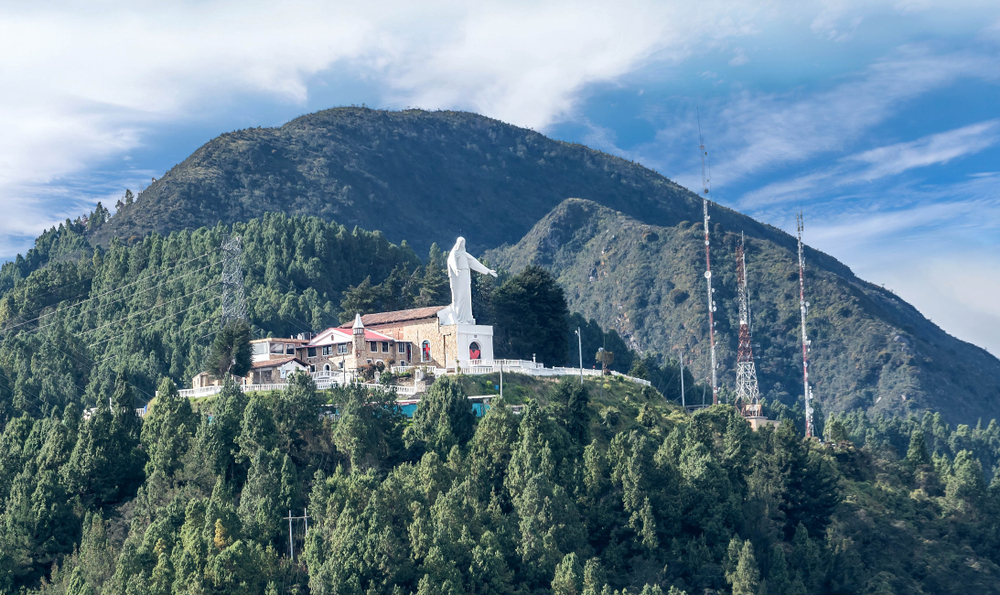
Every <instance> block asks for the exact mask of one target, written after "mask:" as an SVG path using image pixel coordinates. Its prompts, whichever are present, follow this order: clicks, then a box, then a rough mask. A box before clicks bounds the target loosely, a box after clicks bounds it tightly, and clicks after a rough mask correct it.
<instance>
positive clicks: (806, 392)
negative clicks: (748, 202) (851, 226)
mask: <svg viewBox="0 0 1000 595" xmlns="http://www.w3.org/2000/svg"><path fill="white" fill-rule="evenodd" d="M795 227H796V229H797V230H798V232H799V314H801V316H802V386H803V393H802V394H803V398H804V399H805V405H806V438H812V435H813V427H812V426H813V422H812V414H813V408H812V389H811V388H809V345H810V343H811V341H809V335H808V334H807V333H806V313H807V311H808V310H809V302H807V301H806V290H805V286H806V281H805V278H806V275H805V270H806V259H805V253H804V252H803V249H802V230H803V228H804V226H803V222H802V211H799V212H798V214H796V215H795Z"/></svg>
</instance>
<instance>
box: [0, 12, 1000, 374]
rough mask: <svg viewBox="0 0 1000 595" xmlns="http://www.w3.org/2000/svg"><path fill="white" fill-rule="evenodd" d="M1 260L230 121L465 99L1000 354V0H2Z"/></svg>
mask: <svg viewBox="0 0 1000 595" xmlns="http://www.w3.org/2000/svg"><path fill="white" fill-rule="evenodd" d="M0 73H2V74H3V80H4V84H3V85H0V129H3V130H4V131H5V134H4V135H2V136H0V207H2V208H3V209H4V211H5V213H6V216H5V217H3V218H0V258H5V259H6V258H11V257H12V256H14V255H15V254H16V253H18V252H23V251H24V250H26V249H27V248H28V247H30V245H31V240H32V239H33V238H34V237H35V236H36V235H37V234H38V233H39V232H40V231H41V230H42V229H44V228H45V227H47V226H50V225H52V224H53V223H55V222H58V221H60V220H62V219H65V218H66V217H75V216H77V215H79V214H81V213H83V212H85V211H87V210H90V209H91V208H92V207H93V205H94V204H95V203H96V201H98V200H104V201H105V202H106V203H111V204H113V203H114V202H115V200H116V199H117V198H118V197H119V196H121V194H122V193H123V192H124V189H125V188H126V187H128V188H131V189H132V190H138V189H139V188H140V187H141V186H142V185H144V184H148V182H149V179H150V178H151V177H154V176H155V177H159V176H160V175H162V174H163V172H165V171H166V170H167V169H169V168H170V167H171V166H173V165H174V164H176V163H177V162H179V161H181V160H183V159H184V158H185V157H186V156H187V155H189V154H190V153H191V152H192V151H193V150H195V149H196V148H197V147H198V146H200V145H201V144H203V143H204V142H206V141H208V140H210V139H211V138H213V137H215V136H216V135H218V134H220V133H222V132H227V131H231V130H234V129H238V128H244V127H250V126H275V125H280V124H282V123H284V122H286V121H288V120H289V119H291V118H294V117H296V116H298V115H301V114H304V113H309V112H312V111H316V110H319V109H324V108H328V107H334V106H338V105H350V104H362V103H363V104H366V105H368V106H370V107H386V108H402V107H408V106H414V107H422V108H427V109H466V110H470V111H475V112H479V113H483V114H486V115H488V116H492V117H495V118H499V119H501V120H504V121H507V122H511V123H513V124H518V125H521V126H526V127H530V128H534V129H535V130H539V131H541V132H544V133H546V134H548V135H549V136H552V137H554V138H558V139H562V140H567V141H574V142H582V143H585V144H588V145H590V146H593V147H595V148H599V149H602V150H605V151H608V152H611V153H615V154H618V155H621V156H623V157H626V158H629V159H633V160H636V161H638V162H640V163H643V164H644V165H647V166H649V167H651V168H653V169H656V170H657V171H659V172H661V173H663V174H664V175H666V176H668V177H670V178H672V179H674V180H677V181H678V182H680V183H682V184H684V185H685V186H688V187H689V188H693V189H697V188H698V187H700V185H701V180H700V166H699V162H698V151H697V136H698V131H697V116H696V114H699V113H700V118H701V128H702V133H703V134H704V137H705V141H706V144H707V146H708V149H709V153H710V158H711V168H712V180H711V186H712V194H713V195H714V197H715V200H717V201H719V202H721V203H723V204H726V205H728V206H731V207H734V208H736V209H739V210H741V211H743V212H745V213H747V214H749V215H752V216H754V217H756V218H758V219H760V220H762V221H765V222H767V223H771V224H773V225H776V226H778V227H781V228H783V229H786V230H793V229H794V213H795V212H796V211H797V210H798V209H800V208H801V209H803V210H804V211H805V216H806V234H805V235H806V241H807V243H809V244H810V245H812V246H814V247H816V248H819V249H821V250H824V251H826V252H828V253H830V254H832V255H834V256H836V257H837V258H839V259H841V260H842V261H843V262H845V263H846V264H847V265H849V266H850V267H851V268H852V269H853V270H854V271H855V272H856V273H858V274H859V275H860V276H862V277H863V278H865V279H868V280H870V281H872V282H874V283H878V284H884V285H885V286H886V287H888V288H890V289H892V290H893V291H896V292H897V293H898V294H899V295H901V296H902V297H903V298H904V299H906V300H908V301H910V302H911V303H913V304H914V305H915V306H917V307H918V308H919V309H920V310H921V311H922V312H923V313H924V314H925V315H927V316H928V317H930V318H931V319H932V320H934V321H935V322H937V323H938V324H940V325H941V326H942V327H943V328H945V329H946V330H947V331H949V332H951V333H952V334H954V335H956V336H958V337H959V338H962V339H965V340H967V341H970V342H973V343H975V344H977V345H980V346H983V347H986V348H988V349H990V350H991V351H992V352H993V353H995V354H996V353H1000V298H997V297H996V296H998V295H1000V233H998V232H1000V3H996V2H995V1H994V2H962V1H957V2H948V3H943V2H940V3H938V2H926V1H922V0H899V1H889V2H849V1H848V2H839V1H829V2H754V3H738V2H712V1H706V2H696V3H694V2H683V3H680V2H677V3H672V2H615V3H608V2H583V1H576V2H552V3H539V2H483V3H477V4H476V7H475V9H473V8H470V4H469V3H458V2H456V3H449V2H423V3H419V5H417V4H414V3H393V2H369V3H364V4H363V5H360V4H359V3H350V4H346V3H344V4H336V3H330V2H303V1H296V0H292V1H288V2H283V3H281V4H280V6H276V5H274V4H273V3H256V2H217V1H199V2H172V3H155V2H141V1H138V2H129V3H116V2H98V3H78V2H58V1H55V2H46V3H21V4H16V3H15V4H5V5H4V7H3V8H0Z"/></svg>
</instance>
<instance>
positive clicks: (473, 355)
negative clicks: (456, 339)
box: [469, 341, 483, 359]
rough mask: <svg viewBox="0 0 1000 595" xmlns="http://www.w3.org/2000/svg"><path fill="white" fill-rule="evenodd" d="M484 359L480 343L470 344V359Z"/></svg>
mask: <svg viewBox="0 0 1000 595" xmlns="http://www.w3.org/2000/svg"><path fill="white" fill-rule="evenodd" d="M482 358H483V352H482V350H481V349H480V348H479V343H476V342H475V341H473V342H472V343H469V359H482Z"/></svg>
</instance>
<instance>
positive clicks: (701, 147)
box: [698, 116, 719, 405]
mask: <svg viewBox="0 0 1000 595" xmlns="http://www.w3.org/2000/svg"><path fill="white" fill-rule="evenodd" d="M698 152H699V153H701V187H702V192H703V194H704V196H702V211H703V212H704V217H705V283H706V285H707V287H708V343H709V346H710V348H711V352H712V404H713V405H718V404H719V384H718V379H717V374H716V363H715V299H714V298H715V296H714V295H713V294H714V293H715V290H714V289H712V257H711V254H710V250H709V245H710V240H709V235H708V220H709V219H710V217H709V216H708V175H707V173H706V170H705V157H706V156H707V155H708V151H706V150H705V141H704V139H703V138H702V136H701V116H699V117H698Z"/></svg>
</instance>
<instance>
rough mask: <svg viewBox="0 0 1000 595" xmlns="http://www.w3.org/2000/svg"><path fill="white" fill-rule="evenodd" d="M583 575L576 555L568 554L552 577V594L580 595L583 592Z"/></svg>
mask: <svg viewBox="0 0 1000 595" xmlns="http://www.w3.org/2000/svg"><path fill="white" fill-rule="evenodd" d="M583 574H584V573H583V568H581V567H580V562H579V560H577V557H576V554H574V553H569V554H566V555H565V556H563V559H562V562H560V563H559V565H558V566H556V572H555V576H553V577H552V594H553V595H580V593H581V591H583Z"/></svg>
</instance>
